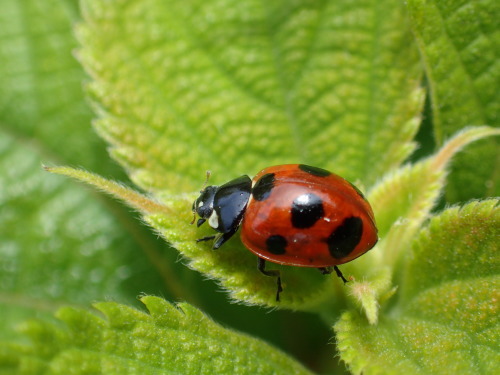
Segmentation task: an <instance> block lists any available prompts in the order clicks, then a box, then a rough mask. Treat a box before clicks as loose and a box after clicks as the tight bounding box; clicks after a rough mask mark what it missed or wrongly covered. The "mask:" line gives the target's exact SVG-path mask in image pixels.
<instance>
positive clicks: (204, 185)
mask: <svg viewBox="0 0 500 375" xmlns="http://www.w3.org/2000/svg"><path fill="white" fill-rule="evenodd" d="M210 175H211V172H210V171H207V178H206V179H205V182H204V183H203V186H202V187H201V190H200V193H203V190H205V188H206V187H207V184H208V180H209V179H210Z"/></svg>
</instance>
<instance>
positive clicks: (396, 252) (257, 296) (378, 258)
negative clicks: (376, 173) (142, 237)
mask: <svg viewBox="0 0 500 375" xmlns="http://www.w3.org/2000/svg"><path fill="white" fill-rule="evenodd" d="M495 134H496V135H500V130H497V129H492V128H489V127H486V126H485V127H477V128H470V129H466V130H464V131H462V132H460V133H459V134H457V135H456V136H455V137H454V138H452V139H451V140H450V141H449V142H448V143H447V144H446V145H445V146H444V147H443V148H442V149H441V150H440V152H438V153H437V154H436V155H435V156H433V157H430V158H428V159H426V160H425V161H423V162H420V163H417V164H416V165H414V166H406V167H404V168H402V169H401V170H399V171H397V172H396V173H394V174H391V175H389V177H388V178H386V179H384V180H383V181H382V182H381V183H380V184H379V185H378V186H377V187H376V188H375V189H374V190H373V192H372V194H371V198H372V202H373V207H374V209H375V214H376V215H378V213H380V216H379V217H378V219H381V220H380V222H379V225H380V228H381V230H380V236H381V237H382V238H383V239H382V241H381V242H380V244H379V245H377V247H376V248H375V249H374V250H373V251H371V252H369V253H368V254H367V255H364V256H363V257H360V258H359V260H357V261H356V262H354V263H349V264H348V265H345V266H343V267H345V269H346V270H348V271H355V272H356V273H358V274H361V275H364V276H365V279H364V280H362V281H360V282H356V281H355V282H353V283H350V284H349V286H348V289H347V293H348V294H350V295H351V296H352V297H353V299H354V301H355V303H360V304H361V305H362V306H363V308H364V309H365V311H366V313H367V317H368V319H369V321H370V322H371V323H375V322H376V321H377V318H378V307H379V300H380V299H384V298H388V297H389V296H390V295H391V294H392V293H393V292H394V287H393V286H392V285H391V275H392V274H393V272H394V268H395V265H396V264H397V261H398V260H399V258H400V254H402V253H404V252H405V250H407V246H408V244H409V241H410V240H411V239H412V238H413V236H414V235H415V233H416V231H417V230H418V228H419V227H420V225H421V224H422V222H423V220H424V219H425V218H426V217H427V215H428V214H429V212H430V210H431V209H432V207H433V205H434V204H435V202H436V199H437V197H438V195H439V193H440V190H441V189H442V188H443V185H444V178H445V175H446V167H447V165H448V164H449V161H450V159H451V158H452V157H453V156H454V155H455V153H457V152H458V151H459V150H461V149H462V148H463V147H464V146H466V145H467V144H469V143H470V142H473V141H475V140H478V139H481V138H484V137H487V136H491V135H495ZM49 171H52V172H54V173H59V174H63V175H67V176H70V177H73V178H77V179H79V180H81V181H84V182H87V183H90V184H93V185H94V186H96V187H98V188H100V189H102V190H104V191H106V192H108V193H110V194H113V195H115V196H116V197H118V198H120V199H122V200H123V201H124V202H126V203H127V204H129V205H130V206H131V207H134V208H136V209H138V210H139V211H141V212H142V214H143V215H144V217H145V220H146V222H148V223H149V224H150V225H151V226H152V227H153V228H155V229H156V230H157V231H158V232H159V233H161V234H162V235H163V237H164V238H165V239H166V240H168V241H169V242H170V243H171V244H172V245H173V246H174V247H175V248H177V249H178V250H179V251H180V252H181V253H182V254H183V255H184V256H186V257H187V258H188V259H189V260H190V265H191V266H192V267H193V268H195V269H197V270H198V271H200V272H202V273H205V274H207V275H209V276H210V277H213V278H215V279H217V280H219V281H220V282H221V284H222V285H223V286H224V287H225V288H227V289H228V290H229V291H230V292H231V295H232V297H233V298H234V299H236V300H240V301H245V302H246V303H253V304H263V305H271V306H273V305H275V306H280V307H289V308H293V309H300V310H309V311H311V310H313V311H321V312H322V314H324V315H325V317H326V316H328V315H330V316H329V319H332V316H331V314H332V312H333V316H335V315H336V314H337V313H338V304H339V303H341V302H343V297H345V295H344V296H342V294H344V293H342V292H341V289H340V288H339V284H338V280H336V277H333V278H332V277H324V276H323V275H320V274H319V273H318V272H317V270H315V269H301V268H296V267H295V268H294V267H281V266H278V265H273V267H274V268H278V269H279V270H280V272H281V273H282V280H283V282H284V286H285V287H286V288H287V289H289V290H288V291H287V292H286V294H285V293H283V294H282V296H281V298H282V300H281V302H279V303H278V302H276V301H274V295H275V288H276V284H275V282H274V280H272V279H270V278H265V277H263V275H262V274H261V273H260V272H258V271H257V269H256V267H255V266H254V262H255V260H256V257H255V256H254V255H253V254H251V253H250V252H249V251H246V249H245V247H244V246H243V245H242V243H241V241H240V240H239V239H237V238H233V239H231V240H230V241H229V242H228V244H227V245H226V246H225V248H224V249H223V250H220V251H213V250H211V249H210V246H211V245H210V244H209V245H207V244H206V243H196V242H195V239H196V238H199V237H201V236H202V235H203V233H205V232H203V231H202V230H199V229H198V228H196V227H193V225H190V224H192V213H191V212H190V210H189V207H190V203H191V202H192V201H193V199H194V196H191V197H186V196H185V195H183V196H177V197H170V198H169V199H164V200H163V201H164V204H160V203H158V202H156V201H154V200H152V199H151V198H148V197H145V196H143V195H141V194H139V193H137V192H134V191H133V190H131V189H129V188H126V187H124V186H123V185H121V184H119V183H116V182H112V181H108V180H106V179H104V178H102V177H100V176H97V175H94V174H92V173H89V172H85V171H81V170H75V169H72V168H67V167H56V168H49ZM378 219H377V220H378ZM397 221H401V222H402V223H403V224H401V225H398V224H397V223H396V222H397ZM380 223H381V224H380ZM204 230H205V231H207V232H206V233H209V232H208V231H209V230H211V229H204ZM384 237H385V238H384ZM353 264H355V265H353ZM332 282H333V283H332ZM335 286H336V287H335ZM345 291H346V290H345V289H344V292H345ZM335 294H336V296H334V295H335ZM334 297H335V298H334ZM332 299H333V300H336V301H337V302H336V303H332V302H329V303H327V301H330V300H332Z"/></svg>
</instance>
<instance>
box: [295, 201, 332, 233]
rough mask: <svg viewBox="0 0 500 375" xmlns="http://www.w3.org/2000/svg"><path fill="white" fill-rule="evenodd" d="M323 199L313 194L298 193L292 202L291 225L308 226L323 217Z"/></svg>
mask: <svg viewBox="0 0 500 375" xmlns="http://www.w3.org/2000/svg"><path fill="white" fill-rule="evenodd" d="M324 214H325V210H324V209H323V201H322V200H321V198H320V197H318V196H317V195H315V194H302V195H299V196H298V197H297V198H295V200H294V201H293V203H292V225H293V226H294V227H295V228H310V227H312V226H313V225H314V224H315V223H316V222H317V221H318V220H319V219H321V218H322V217H323V215H324Z"/></svg>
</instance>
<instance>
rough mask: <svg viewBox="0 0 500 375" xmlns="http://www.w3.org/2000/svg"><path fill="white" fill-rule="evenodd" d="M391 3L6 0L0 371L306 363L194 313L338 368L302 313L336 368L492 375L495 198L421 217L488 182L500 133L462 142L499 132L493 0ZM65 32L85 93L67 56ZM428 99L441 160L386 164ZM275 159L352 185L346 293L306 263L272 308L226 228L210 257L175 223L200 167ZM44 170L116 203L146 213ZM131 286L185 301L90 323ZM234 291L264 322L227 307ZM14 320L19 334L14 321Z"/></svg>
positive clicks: (258, 369)
mask: <svg viewBox="0 0 500 375" xmlns="http://www.w3.org/2000/svg"><path fill="white" fill-rule="evenodd" d="M405 4H406V5H403V3H402V2H399V1H396V0H383V1H375V0H366V1H358V2H350V1H336V2H329V1H326V0H323V1H321V0H320V1H309V0H294V1H279V2H271V3H263V2H261V1H255V0H244V1H240V2H236V3H235V2H229V1H227V0H215V1H210V2H206V1H199V0H188V1H182V2H178V1H160V0H140V1H139V0H132V1H130V0H127V1H125V0H112V1H104V0H82V1H81V4H80V7H78V6H77V5H76V2H74V1H72V0H58V1H56V0H49V1H44V2H39V1H35V0H27V1H22V2H19V1H14V0H6V1H4V2H3V3H2V4H1V5H0V25H1V26H0V61H2V63H1V64H0V134H1V137H0V165H1V172H0V310H1V311H2V319H0V340H2V341H4V343H2V344H0V373H6V374H12V373H20V374H36V373H146V374H147V373H200V372H202V373H203V372H209V371H210V372H212V373H231V374H232V373H303V372H306V370H305V369H304V368H303V367H301V365H298V364H297V362H296V361H295V360H292V359H291V358H290V357H289V356H287V355H285V354H283V353H282V352H280V351H278V350H277V349H274V348H273V347H271V346H269V345H267V344H265V343H263V342H261V341H260V340H257V339H253V338H250V337H249V336H245V335H242V334H239V333H236V332H233V331H230V330H228V329H223V328H221V327H220V326H219V325H217V324H215V323H213V322H212V321H211V320H209V319H208V318H207V317H206V316H205V315H203V314H202V313H201V312H200V311H199V310H198V309H196V308H194V307H192V306H191V305H196V306H199V307H201V308H202V310H204V311H206V312H207V313H208V314H209V315H211V316H213V317H214V318H216V319H217V320H221V321H223V322H224V323H225V324H226V325H230V326H233V327H240V329H242V328H243V327H244V329H245V330H247V331H249V332H251V333H252V335H256V336H260V337H266V338H267V339H268V340H271V341H273V342H275V343H276V344H277V345H278V346H281V347H282V348H285V351H287V352H289V353H293V355H295V356H298V357H300V358H299V360H300V361H301V362H304V363H306V364H307V366H308V367H310V368H311V369H313V370H314V371H317V372H321V373H325V372H334V373H337V372H338V371H342V369H339V368H338V366H337V365H336V363H337V362H338V359H336V358H334V355H335V349H334V348H332V347H331V346H328V345H326V341H327V340H328V338H329V336H331V335H333V333H332V332H331V331H330V330H329V329H328V327H325V326H324V325H320V324H315V323H314V322H313V320H314V317H315V316H320V317H321V318H323V320H324V321H325V322H326V323H327V324H328V326H330V327H331V326H333V327H334V331H335V335H336V341H337V343H338V346H337V348H338V351H339V352H340V358H341V359H342V360H343V361H344V362H345V363H346V364H347V367H348V369H349V370H351V371H352V372H354V373H360V372H363V373H366V374H374V373H382V374H383V373H389V372H390V371H391V370H392V371H393V372H394V373H405V374H413V373H415V374H420V373H422V374H424V373H425V374H430V373H437V374H439V373H446V371H447V372H454V373H464V374H465V373H467V374H468V373H471V374H474V373H494V372H495V370H496V369H495V366H494V365H495V363H498V356H499V350H498V348H496V346H495V342H496V341H498V325H497V321H496V320H495V319H496V316H497V315H498V311H497V310H498V307H497V306H496V305H495V304H494V303H491V301H492V300H494V298H497V296H495V291H496V290H498V275H499V273H500V272H499V271H500V265H499V259H498V256H497V255H496V254H497V253H498V245H497V241H495V238H497V237H498V234H499V233H498V231H499V228H500V225H499V223H498V219H499V215H498V199H497V200H495V199H489V200H485V201H482V202H478V201H474V202H472V203H468V204H465V205H463V206H462V207H461V208H460V207H458V206H457V207H453V208H451V209H447V210H445V211H444V212H442V213H438V214H437V215H436V213H435V212H433V210H435V208H436V204H437V203H438V202H439V199H440V197H442V192H443V189H444V188H445V186H446V183H447V180H448V179H449V180H451V181H452V182H451V185H448V191H447V195H446V197H447V200H446V201H445V202H444V203H447V202H453V201H456V200H460V199H461V200H465V199H469V198H471V197H473V198H479V199H480V198H485V197H488V196H489V195H492V194H494V193H497V194H498V192H499V190H498V189H499V188H498V175H499V174H498V171H499V170H500V168H499V166H498V151H497V150H496V146H495V142H496V140H495V139H494V138H493V137H492V138H488V139H486V138H487V137H489V136H491V135H498V134H500V130H498V129H494V128H491V127H488V126H478V127H469V128H467V129H464V128H465V127H466V126H471V125H483V124H488V125H492V126H495V125H496V124H495V122H494V121H495V120H496V118H497V114H498V106H499V105H498V100H496V98H495V96H496V95H495V94H496V91H497V82H498V69H499V66H498V63H497V62H496V58H495V54H494V51H495V48H494V46H495V45H497V44H498V43H495V41H498V40H497V39H498V35H499V34H498V31H497V27H496V24H497V23H496V19H495V18H494V17H493V16H492V15H493V14H495V11H496V10H498V5H496V3H495V2H493V1H491V0H484V1H480V2H473V1H459V2H453V1H431V0H409V1H408V2H406V3H405ZM80 11H82V14H83V17H82V19H80ZM75 23H77V26H76V29H75V28H74V25H75ZM74 30H76V35H77V38H78V40H79V42H80V47H79V48H78V50H77V52H76V55H77V57H78V59H79V60H80V63H81V64H82V65H83V67H84V68H85V69H86V70H87V72H88V74H89V75H90V79H89V78H88V77H87V76H86V75H85V73H84V72H83V69H82V68H81V67H80V65H79V62H78V61H77V60H76V59H75V58H74V57H73V55H75V48H77V46H78V43H77V40H76V38H75V34H74V32H73V31H74ZM424 77H425V82H426V83H427V85H426V86H425V85H424V87H423V86H422V84H421V82H422V80H423V79H424ZM83 82H85V85H84V86H85V88H83V87H82V86H83V85H82V83H83ZM426 88H427V89H428V94H429V95H430V105H431V108H430V112H429V113H428V114H427V112H426V114H427V115H428V116H430V117H428V118H427V119H426V120H427V121H428V123H430V127H432V131H433V132H434V134H435V137H436V143H437V144H438V145H439V149H438V150H437V151H435V152H427V153H426V154H425V153H424V154H425V155H426V158H424V159H421V160H412V162H411V163H409V162H407V163H406V164H403V162H405V160H407V159H408V157H409V156H410V154H411V153H412V152H413V150H414V149H415V148H416V146H418V145H417V144H416V143H415V140H414V137H415V135H416V133H417V131H418V129H419V123H420V119H421V117H422V115H423V114H422V111H423V108H422V106H423V101H424V96H425V94H426V92H425V91H426ZM86 99H90V101H91V103H92V105H93V109H94V112H95V113H96V114H97V120H95V122H94V125H95V126H94V129H96V130H97V132H98V134H99V135H100V136H101V137H102V138H104V140H105V141H106V142H103V141H102V140H100V139H99V138H98V137H97V136H96V135H95V134H94V132H93V129H92V128H91V126H90V120H91V119H92V118H93V117H94V115H92V111H91V110H90V109H89V108H88V106H87V104H86V102H85V100H86ZM419 139H423V140H424V141H429V139H425V134H424V133H423V132H421V133H419ZM476 140H480V141H479V142H478V143H477V146H476V145H474V146H476V147H472V148H469V146H468V147H467V149H466V151H465V152H464V153H463V156H462V157H461V158H459V159H456V160H453V169H451V171H450V165H451V162H452V159H454V158H455V154H456V153H457V152H459V151H460V150H461V149H462V148H463V147H465V146H467V145H468V144H469V143H471V142H473V141H476ZM105 143H106V144H107V145H109V146H110V151H111V154H112V156H113V158H114V159H115V160H116V161H117V162H118V164H119V166H118V165H116V164H115V163H114V162H112V161H110V160H109V158H108V156H107V155H106V150H105ZM459 155H460V154H459ZM293 162H304V163H308V164H312V165H317V166H319V167H323V168H327V169H330V170H332V171H335V172H336V173H339V174H341V175H343V176H345V177H346V178H348V179H350V180H351V181H352V182H354V183H356V184H357V185H358V186H359V187H360V188H361V189H362V190H363V191H364V192H366V196H367V197H368V199H369V201H370V202H371V203H372V206H373V209H374V212H375V216H376V219H377V223H378V227H379V236H380V241H379V243H378V244H377V246H376V247H375V248H374V249H373V250H372V251H370V252H369V253H368V254H366V255H364V256H363V257H361V258H359V259H357V260H356V261H354V262H351V263H349V264H346V265H342V271H343V272H344V274H346V276H348V278H349V279H350V282H349V284H348V285H347V286H345V287H344V286H343V285H342V284H341V283H340V282H339V280H337V278H336V277H335V276H331V277H329V276H324V275H321V274H320V273H319V272H317V270H314V269H301V268H293V267H284V266H273V268H274V267H275V268H276V269H280V271H281V272H282V276H283V285H284V288H285V290H284V292H283V293H282V301H281V303H279V304H277V303H276V301H275V300H274V295H275V282H274V280H272V279H271V278H266V277H264V276H263V275H262V274H260V273H259V272H258V271H257V270H256V267H255V263H256V258H255V256H254V255H252V254H251V253H250V252H248V251H247V250H246V249H245V248H244V247H243V245H242V244H241V241H240V240H239V239H238V238H237V236H235V238H234V239H232V240H231V241H229V242H228V243H227V244H226V245H225V246H224V247H223V248H221V249H220V250H219V251H217V252H214V251H212V250H211V249H210V244H209V243H200V244H197V243H195V241H194V240H195V239H196V238H199V237H202V236H203V235H206V234H209V233H211V230H210V229H209V228H203V227H202V228H196V227H195V226H192V225H189V223H190V221H191V220H192V214H191V212H190V208H191V203H192V201H193V199H194V198H195V197H196V192H197V191H198V190H199V189H200V187H201V185H202V184H203V179H204V173H205V170H207V169H210V170H212V180H211V183H214V184H219V183H222V182H225V181H227V180H228V179H231V178H234V177H236V176H238V175H240V174H243V173H247V174H249V175H253V174H255V173H256V172H258V171H259V170H260V169H261V168H263V167H266V166H269V165H272V164H278V163H293ZM42 163H43V164H44V165H49V166H48V167H46V169H47V170H49V171H51V172H54V173H58V174H63V175H67V176H71V177H74V178H76V179H79V180H80V181H84V182H86V183H89V184H91V185H94V186H96V187H98V188H99V189H101V190H104V191H106V192H108V193H110V194H112V195H114V196H115V197H117V198H119V199H121V200H123V201H124V202H126V203H127V204H128V205H129V206H131V207H132V208H133V209H134V210H136V211H137V212H138V214H139V215H140V216H141V219H142V222H141V221H140V220H137V219H136V217H134V216H137V214H134V215H131V214H130V213H129V212H128V210H127V209H124V208H123V207H121V206H119V205H118V204H116V203H115V202H113V201H110V200H106V199H104V198H103V197H102V194H99V193H96V192H91V191H89V190H87V189H85V188H84V187H82V186H81V185H79V184H77V183H74V182H72V181H69V180H65V179H63V178H61V177H59V176H54V175H50V174H48V173H44V171H43V170H41V168H40V165H41V164H42ZM54 164H66V165H75V164H77V165H83V166H84V167H85V168H87V169H89V170H92V171H93V172H96V173H100V174H104V175H106V176H107V177H110V178H113V179H114V180H119V181H123V180H125V179H126V177H125V174H124V173H123V171H122V169H124V170H125V172H126V173H127V175H128V177H129V178H130V179H131V180H132V181H133V182H134V183H135V184H136V185H137V186H138V187H139V188H141V189H142V190H143V192H136V191H134V190H133V189H131V188H128V187H126V186H125V185H124V184H122V183H117V182H114V181H112V180H108V179H106V178H103V177H100V176H99V175H97V174H95V173H92V172H86V171H83V170H79V169H74V168H70V167H52V166H51V165H54ZM119 167H122V168H119ZM495 176H496V177H495ZM429 219H430V221H429V222H428V223H426V221H428V220H429ZM144 223H146V224H148V225H149V226H150V227H152V228H153V229H154V231H155V232H156V234H152V233H150V231H148V229H147V228H145V225H144ZM422 226H424V229H422ZM157 234H159V235H160V236H161V237H162V238H163V239H164V240H166V241H168V243H169V244H171V245H172V246H173V247H174V248H175V249H173V248H171V247H169V246H167V245H166V243H165V242H164V241H163V240H158V239H157V238H155V236H157ZM177 251H178V252H177ZM179 253H180V254H181V256H182V262H178V261H177V260H178V254H179ZM186 263H187V265H189V267H190V268H192V269H195V270H197V271H199V272H200V273H201V274H203V275H204V276H208V277H209V278H211V279H214V280H215V281H216V282H217V283H218V284H219V285H221V286H222V288H223V289H224V291H225V292H226V291H227V293H220V292H219V293H214V291H213V285H212V284H213V283H211V282H210V281H207V280H203V279H202V278H201V277H199V276H198V275H197V274H196V273H194V272H193V271H191V270H189V269H188V268H187V267H185V264H186ZM144 293H149V294H161V295H162V296H164V297H166V298H167V299H177V300H185V301H187V302H189V303H190V304H191V305H190V304H188V303H181V304H179V305H178V306H179V307H180V309H178V308H175V307H173V306H172V305H170V304H168V303H166V302H165V301H164V300H162V299H159V298H154V297H143V298H142V300H143V302H144V303H145V304H146V306H147V308H148V310H149V311H150V314H146V313H143V312H140V311H137V310H134V309H133V308H131V307H126V306H124V305H121V304H118V303H98V304H96V307H97V308H98V310H100V311H101V312H103V313H104V315H105V316H106V318H107V319H102V318H101V317H100V316H98V315H95V314H94V313H93V312H92V313H91V312H86V311H85V310H84V309H85V307H88V306H89V304H90V303H91V302H93V301H96V300H106V299H111V300H115V301H117V302H119V303H126V304H137V301H136V299H135V297H136V296H137V295H140V294H144ZM228 295H229V296H230V298H232V299H233V300H234V301H236V302H239V303H242V304H245V305H260V306H266V307H273V308H276V310H280V311H272V312H267V311H262V310H258V309H255V308H251V307H248V306H235V305H231V304H229V303H227V296H228ZM61 305H72V306H73V307H71V308H68V307H65V308H62V309H59V307H60V306H61ZM286 309H289V310H293V312H288V313H287V312H284V311H283V310H286ZM57 310H58V311H59V312H58V313H57V314H56V319H54V318H53V314H54V312H55V311H57ZM301 312H302V313H301ZM303 312H308V313H309V314H305V313H303ZM310 313H313V314H314V315H312V314H310ZM26 318H28V319H30V320H29V321H28V322H27V323H24V324H22V325H21V326H20V330H21V331H22V333H23V334H21V335H20V334H19V333H18V332H16V331H15V330H14V329H13V328H14V327H15V326H16V325H17V324H19V323H20V322H22V321H24V320H25V319H26ZM33 318H35V320H33ZM26 335H27V336H28V337H29V338H30V340H29V341H26V340H25V338H26ZM9 340H10V341H9ZM321 340H324V341H321ZM6 341H8V342H6ZM322 353H326V357H322Z"/></svg>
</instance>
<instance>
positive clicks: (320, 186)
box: [193, 164, 378, 301]
mask: <svg viewBox="0 0 500 375" xmlns="http://www.w3.org/2000/svg"><path fill="white" fill-rule="evenodd" d="M193 212H194V214H195V218H196V214H198V216H199V217H200V219H199V220H198V223H197V225H198V227H199V226H200V225H202V224H203V223H204V222H205V221H207V220H208V224H209V225H210V226H211V227H212V228H214V229H215V230H216V231H218V232H220V234H217V235H213V236H207V237H203V238H200V239H199V240H197V241H198V242H199V241H208V240H212V239H214V244H213V249H218V248H219V247H221V246H222V245H223V244H224V243H225V242H226V241H227V240H228V239H229V238H231V236H233V234H235V233H236V231H237V230H238V228H239V227H241V240H242V242H243V244H244V245H245V246H246V247H247V248H248V249H249V250H250V251H251V252H253V253H255V254H256V255H257V256H258V257H259V264H258V268H259V270H260V271H261V272H262V273H263V274H264V275H267V276H274V277H276V278H277V284H278V290H277V293H276V300H277V301H279V297H280V293H281V292H282V287H281V278H280V272H279V271H277V270H266V269H265V262H266V260H268V261H270V262H273V263H278V264H285V265H289V266H298V267H314V268H318V269H319V270H320V271H321V272H322V273H323V274H328V273H331V272H332V266H333V269H334V270H335V271H336V273H337V275H338V276H339V277H340V278H342V280H343V281H344V282H347V280H346V279H345V278H344V276H343V275H342V273H341V272H340V270H339V269H338V267H337V265H338V264H343V263H347V262H350V261H351V260H353V259H355V258H357V257H359V256H361V255H363V254H364V253H366V252H367V251H368V250H370V249H371V248H372V247H373V246H375V244H376V243H377V240H378V237H377V227H376V225H375V218H374V216H373V211H372V208H371V207H370V204H369V203H368V201H367V200H366V199H365V197H364V196H363V194H362V193H361V192H360V191H359V190H358V189H357V188H356V187H355V186H354V185H353V184H351V183H350V182H348V181H346V180H344V179H343V178H342V177H340V176H337V175H336V174H333V173H331V172H328V171H327V170H324V169H321V168H317V167H311V166H308V165H304V164H286V165H278V166H274V167H269V168H266V169H264V170H262V171H261V172H259V173H258V174H257V175H256V176H255V177H254V178H253V180H250V178H249V177H248V176H241V177H238V178H236V179H234V180H232V181H229V182H228V183H226V184H224V185H221V186H207V187H206V188H204V189H203V190H202V191H201V192H200V196H199V197H198V199H196V200H195V201H194V203H193ZM193 222H194V220H193Z"/></svg>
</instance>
